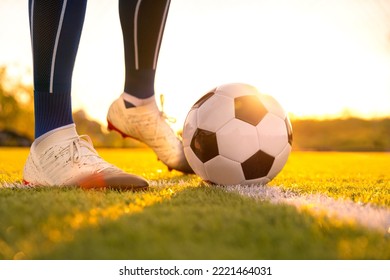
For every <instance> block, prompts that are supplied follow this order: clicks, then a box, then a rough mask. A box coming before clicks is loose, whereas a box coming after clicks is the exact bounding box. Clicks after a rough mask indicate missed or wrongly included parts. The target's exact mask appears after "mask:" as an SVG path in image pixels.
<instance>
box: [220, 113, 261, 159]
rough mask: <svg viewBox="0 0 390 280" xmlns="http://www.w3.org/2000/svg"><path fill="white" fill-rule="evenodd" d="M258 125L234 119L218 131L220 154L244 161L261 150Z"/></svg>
mask: <svg viewBox="0 0 390 280" xmlns="http://www.w3.org/2000/svg"><path fill="white" fill-rule="evenodd" d="M256 134H257V131H256V127H255V126H253V125H251V124H248V123H246V122H243V121H241V120H238V119H233V120H231V121H230V122H228V123H227V124H226V125H224V126H223V127H222V128H221V129H220V130H218V131H217V143H218V150H219V154H220V155H222V156H225V157H227V158H229V159H232V160H235V161H238V162H240V163H241V162H243V161H245V160H246V159H248V158H249V157H250V156H252V155H253V154H254V153H256V152H257V151H258V150H259V142H258V139H257V136H256Z"/></svg>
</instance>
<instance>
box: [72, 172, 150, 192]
mask: <svg viewBox="0 0 390 280" xmlns="http://www.w3.org/2000/svg"><path fill="white" fill-rule="evenodd" d="M78 185H79V186H80V187H81V188H83V189H105V188H108V189H114V190H120V191H141V190H147V188H148V186H149V183H148V182H147V181H146V180H145V179H144V178H142V177H140V176H137V175H133V174H128V173H125V172H123V173H119V174H112V173H105V172H101V173H96V174H94V175H91V176H88V177H86V178H83V179H81V180H79V182H78Z"/></svg>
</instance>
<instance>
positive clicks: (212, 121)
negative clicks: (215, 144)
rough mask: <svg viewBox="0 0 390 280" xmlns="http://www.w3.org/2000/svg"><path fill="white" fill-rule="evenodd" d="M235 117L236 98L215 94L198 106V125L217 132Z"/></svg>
mask: <svg viewBox="0 0 390 280" xmlns="http://www.w3.org/2000/svg"><path fill="white" fill-rule="evenodd" d="M233 118H234V100H233V99H231V98H229V97H224V96H219V95H213V96H212V97H210V98H209V99H208V100H207V101H206V102H204V103H203V104H202V106H200V107H199V108H198V127H199V128H201V129H204V130H208V131H212V132H216V131H217V130H218V129H219V128H220V127H221V126H223V125H224V124H226V123H227V122H228V121H229V120H231V119H233Z"/></svg>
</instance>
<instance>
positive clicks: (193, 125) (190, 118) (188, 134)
mask: <svg viewBox="0 0 390 280" xmlns="http://www.w3.org/2000/svg"><path fill="white" fill-rule="evenodd" d="M197 111H198V109H197V108H196V109H192V110H191V111H190V112H189V113H188V115H187V118H186V121H185V123H184V128H183V146H184V147H187V146H189V145H190V144H191V140H192V137H193V136H194V133H195V131H196V129H197V128H198V122H197V117H198V115H197Z"/></svg>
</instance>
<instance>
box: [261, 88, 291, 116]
mask: <svg viewBox="0 0 390 280" xmlns="http://www.w3.org/2000/svg"><path fill="white" fill-rule="evenodd" d="M260 100H261V102H262V103H263V105H264V106H265V107H266V108H267V110H268V112H270V113H272V114H275V115H276V116H278V117H280V118H282V119H285V118H286V116H287V113H286V111H285V110H284V109H283V107H282V106H281V105H280V104H279V102H278V101H276V99H275V98H273V97H272V96H271V95H267V94H261V95H260Z"/></svg>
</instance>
